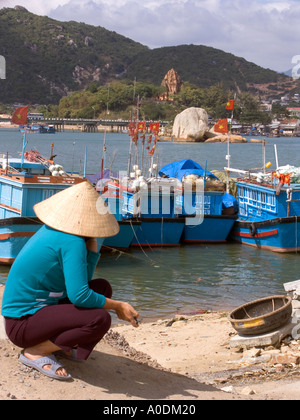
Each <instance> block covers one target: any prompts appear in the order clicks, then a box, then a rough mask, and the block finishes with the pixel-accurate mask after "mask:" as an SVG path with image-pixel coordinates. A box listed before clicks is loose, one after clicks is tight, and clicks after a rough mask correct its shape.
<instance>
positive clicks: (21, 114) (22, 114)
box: [11, 105, 28, 125]
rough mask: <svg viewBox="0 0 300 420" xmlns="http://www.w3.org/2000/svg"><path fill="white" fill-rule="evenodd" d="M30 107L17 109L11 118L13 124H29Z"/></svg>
mask: <svg viewBox="0 0 300 420" xmlns="http://www.w3.org/2000/svg"><path fill="white" fill-rule="evenodd" d="M27 113H28V105H27V106H23V107H20V108H17V109H16V110H15V112H14V113H13V116H12V117H11V122H12V124H18V125H25V124H27Z"/></svg>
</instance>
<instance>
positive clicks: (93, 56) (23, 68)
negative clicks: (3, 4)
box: [0, 7, 147, 104]
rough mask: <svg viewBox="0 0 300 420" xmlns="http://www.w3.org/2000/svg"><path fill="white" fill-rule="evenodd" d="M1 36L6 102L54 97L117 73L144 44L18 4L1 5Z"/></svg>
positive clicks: (51, 99)
mask: <svg viewBox="0 0 300 420" xmlns="http://www.w3.org/2000/svg"><path fill="white" fill-rule="evenodd" d="M0 39H1V45H0V55H3V56H4V57H5V59H6V80H0V89H1V95H0V101H1V102H6V103H13V102H24V103H27V102H28V103H43V104H49V103H57V102H58V101H59V99H60V98H61V97H62V96H64V95H66V94H68V93H70V92H71V91H74V90H79V89H81V88H84V87H85V86H86V85H87V84H88V83H89V82H91V81H94V80H95V81H97V82H99V83H100V84H104V83H106V82H107V81H108V80H110V79H114V78H117V77H120V75H122V73H123V72H124V71H125V69H126V68H127V66H128V65H129V64H130V63H131V61H132V59H133V58H134V57H136V56H137V55H138V54H139V53H140V52H143V51H145V50H147V47H145V46H143V45H141V44H139V43H137V42H134V41H132V40H131V39H128V38H125V37H123V36H121V35H118V34H117V33H115V32H111V31H108V30H106V29H104V28H101V27H94V26H91V25H86V24H83V23H77V22H59V21H56V20H53V19H50V18H48V17H43V16H37V15H34V14H32V13H29V12H27V10H26V9H24V8H21V7H17V8H15V9H9V8H5V9H2V10H0Z"/></svg>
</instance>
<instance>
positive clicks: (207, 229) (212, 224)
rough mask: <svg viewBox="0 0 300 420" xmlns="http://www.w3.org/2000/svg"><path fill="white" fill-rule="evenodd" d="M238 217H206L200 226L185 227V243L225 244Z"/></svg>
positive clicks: (183, 235) (183, 240) (183, 236)
mask: <svg viewBox="0 0 300 420" xmlns="http://www.w3.org/2000/svg"><path fill="white" fill-rule="evenodd" d="M235 221H236V216H208V215H207V216H205V217H204V219H203V222H202V223H201V224H199V225H185V227H184V230H183V234H182V238H181V240H182V242H184V243H224V242H226V241H227V238H228V236H229V234H230V232H231V230H232V228H233V226H234V223H235Z"/></svg>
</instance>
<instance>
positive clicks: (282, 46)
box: [0, 0, 300, 71]
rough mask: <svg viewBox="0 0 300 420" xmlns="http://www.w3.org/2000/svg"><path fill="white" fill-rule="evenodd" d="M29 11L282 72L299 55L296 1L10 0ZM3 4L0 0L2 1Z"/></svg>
mask: <svg viewBox="0 0 300 420" xmlns="http://www.w3.org/2000/svg"><path fill="white" fill-rule="evenodd" d="M15 2H17V4H20V5H22V6H24V7H26V8H27V9H28V10H30V11H31V12H33V13H36V14H42V15H48V16H50V17H53V18H55V19H58V20H76V21H80V22H86V23H89V24H92V25H96V26H103V27H104V28H106V29H109V30H113V31H116V32H117V33H120V34H122V35H125V36H127V37H129V38H131V39H133V40H135V41H138V42H141V43H143V44H145V45H148V46H149V47H151V48H155V47H161V46H167V45H180V44H203V45H208V46H212V47H215V48H220V49H222V50H224V51H227V52H232V53H233V54H235V55H238V56H241V57H244V58H246V59H247V60H249V61H253V62H255V63H256V64H259V65H261V66H263V67H269V68H272V69H275V70H278V71H285V70H288V69H289V68H291V67H292V64H291V62H292V57H293V56H294V55H299V54H300V45H299V42H298V40H299V39H300V26H299V19H300V4H299V1H298V0H286V1H284V0H248V1H246V0H143V1H140V0H114V2H112V1H111V0H51V1H49V2H46V1H43V0H15V1H14V2H13V1H12V0H8V1H5V6H10V7H13V6H14V4H15ZM0 6H1V2H0Z"/></svg>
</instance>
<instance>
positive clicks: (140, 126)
mask: <svg viewBox="0 0 300 420" xmlns="http://www.w3.org/2000/svg"><path fill="white" fill-rule="evenodd" d="M138 130H139V132H140V133H141V132H142V131H146V130H147V126H146V121H141V122H139V124H138Z"/></svg>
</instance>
